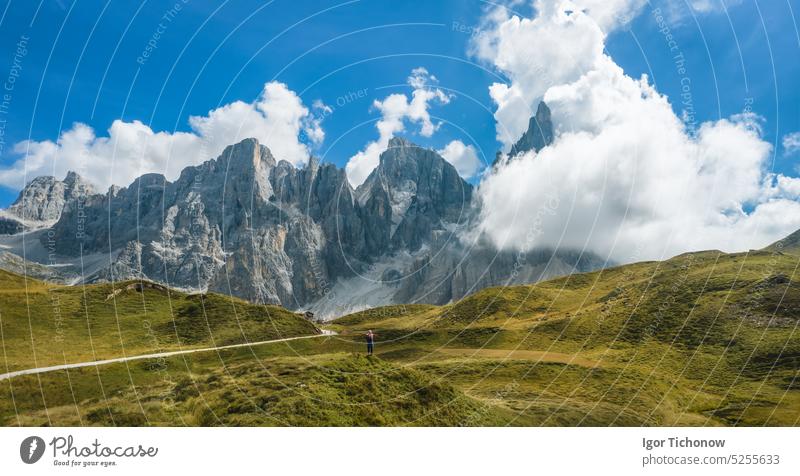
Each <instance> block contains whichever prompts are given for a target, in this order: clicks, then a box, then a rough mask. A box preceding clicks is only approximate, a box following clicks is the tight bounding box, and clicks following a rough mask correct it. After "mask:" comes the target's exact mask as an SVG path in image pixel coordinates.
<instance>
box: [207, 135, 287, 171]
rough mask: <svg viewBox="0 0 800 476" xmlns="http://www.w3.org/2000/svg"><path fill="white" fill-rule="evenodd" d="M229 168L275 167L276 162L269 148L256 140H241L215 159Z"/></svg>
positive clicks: (226, 148) (251, 138)
mask: <svg viewBox="0 0 800 476" xmlns="http://www.w3.org/2000/svg"><path fill="white" fill-rule="evenodd" d="M217 160H219V161H221V162H225V163H227V164H228V165H229V166H235V167H247V168H260V167H263V166H265V165H266V166H267V167H275V165H276V164H277V160H276V159H275V156H273V155H272V152H271V151H270V150H269V148H268V147H267V146H265V145H263V144H261V143H259V141H258V139H256V138H254V137H250V138H247V139H242V140H241V141H239V142H237V143H236V144H231V145H229V146H227V147H225V149H224V150H223V151H222V153H221V154H220V155H219V158H218V159H217Z"/></svg>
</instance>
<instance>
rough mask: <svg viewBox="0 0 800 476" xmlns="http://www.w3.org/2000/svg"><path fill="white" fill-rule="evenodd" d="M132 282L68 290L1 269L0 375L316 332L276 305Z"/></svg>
mask: <svg viewBox="0 0 800 476" xmlns="http://www.w3.org/2000/svg"><path fill="white" fill-rule="evenodd" d="M135 284H136V283H135V282H120V283H115V284H98V285H88V286H85V287H68V286H58V285H51V284H47V283H44V282H42V281H37V280H33V279H27V280H25V279H24V278H22V277H20V276H17V275H14V274H11V273H7V272H3V271H0V331H2V342H0V345H2V352H3V354H1V355H2V357H3V360H4V362H3V364H0V370H2V372H6V371H8V370H18V369H26V368H33V367H44V366H49V365H57V364H63V363H69V362H83V361H90V360H100V359H106V358H111V357H119V356H122V355H137V354H146V353H153V352H160V351H166V350H174V349H179V348H189V347H204V346H210V345H225V344H233V343H240V342H253V341H259V340H268V339H276V338H281V337H292V336H300V335H310V334H316V333H318V330H317V329H316V327H315V326H314V325H313V324H311V323H310V322H309V321H307V320H306V319H304V318H303V317H301V316H298V315H296V314H294V313H291V312H289V311H286V310H285V309H283V308H280V307H277V306H258V305H252V304H249V303H246V302H244V301H241V300H239V299H235V298H230V297H227V296H222V295H218V294H213V293H210V294H206V295H187V294H184V293H181V292H177V291H174V290H168V289H166V288H162V287H160V286H157V287H152V288H151V287H145V288H144V290H143V292H138V291H136V290H135V289H127V288H128V287H131V285H135ZM115 290H121V291H120V292H118V293H116V294H115ZM34 356H35V358H34ZM5 369H8V370H5Z"/></svg>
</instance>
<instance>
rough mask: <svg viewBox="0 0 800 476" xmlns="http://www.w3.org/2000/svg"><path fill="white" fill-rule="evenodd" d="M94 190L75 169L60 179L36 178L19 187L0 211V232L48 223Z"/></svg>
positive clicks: (52, 221) (17, 230)
mask: <svg viewBox="0 0 800 476" xmlns="http://www.w3.org/2000/svg"><path fill="white" fill-rule="evenodd" d="M94 193H95V191H94V188H93V187H92V186H91V184H89V183H88V182H87V181H85V180H84V179H83V178H82V177H81V176H80V175H78V174H77V173H75V172H69V173H68V174H67V176H66V178H64V180H58V179H56V178H55V177H49V176H44V177H36V178H35V179H33V180H31V181H30V183H28V185H26V186H25V188H23V189H22V191H21V192H20V193H19V196H18V197H17V200H16V201H15V202H14V203H13V204H12V205H11V206H10V207H8V209H7V210H2V211H0V235H13V234H15V233H20V232H22V231H25V230H26V229H35V228H42V227H45V226H48V225H51V224H53V223H55V222H56V221H57V220H58V219H59V218H60V217H61V212H62V211H63V210H64V207H65V206H66V205H67V203H69V202H71V201H73V200H80V199H85V198H87V197H90V196H92V195H93V194H94Z"/></svg>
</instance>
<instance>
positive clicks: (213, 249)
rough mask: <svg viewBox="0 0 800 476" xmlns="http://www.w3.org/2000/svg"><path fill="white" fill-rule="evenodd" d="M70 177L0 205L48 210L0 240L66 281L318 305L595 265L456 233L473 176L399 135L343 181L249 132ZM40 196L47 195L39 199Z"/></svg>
mask: <svg viewBox="0 0 800 476" xmlns="http://www.w3.org/2000/svg"><path fill="white" fill-rule="evenodd" d="M56 182H57V183H56ZM84 182H85V181H83V179H81V178H80V177H79V176H78V175H77V174H74V173H70V174H68V177H67V178H66V179H65V181H55V179H47V180H44V179H43V180H40V181H37V180H34V181H32V182H31V183H30V184H29V185H28V186H26V188H25V189H24V190H23V191H22V192H21V193H20V198H19V199H18V202H15V205H13V206H12V207H16V208H14V210H28V209H31V213H32V214H33V213H38V215H36V216H37V217H47V218H51V221H50V222H46V221H41V222H37V223H40V225H39V226H38V227H37V228H30V229H29V230H28V231H32V232H33V231H35V230H36V229H41V230H40V232H38V233H30V234H28V235H27V238H26V235H25V234H23V235H11V236H6V237H2V238H0V245H3V246H4V247H5V248H6V249H7V250H8V251H9V252H16V254H18V255H20V256H21V257H22V258H24V260H27V262H36V263H40V264H46V265H57V267H56V268H57V269H58V270H59V272H61V273H63V274H64V275H65V276H67V275H68V277H64V278H63V279H62V281H66V282H70V283H80V282H84V283H92V282H107V281H118V280H125V279H149V280H153V281H156V282H160V283H163V284H166V285H169V286H173V287H177V288H180V289H186V290H198V291H216V292H221V293H227V294H231V295H235V296H237V297H241V298H244V299H247V300H249V301H251V302H256V303H267V304H280V305H283V306H285V307H287V308H290V309H310V310H313V311H316V312H318V313H320V315H321V316H323V317H336V316H338V315H341V314H343V313H345V312H350V311H354V310H360V309H361V308H363V307H364V306H374V305H386V304H392V303H400V302H403V303H407V302H421V303H430V304H444V303H446V302H449V301H451V300H456V299H459V298H461V297H463V296H465V295H466V294H468V293H470V292H473V291H475V290H477V289H481V288H483V287H486V286H490V285H500V284H505V283H521V282H527V281H537V280H539V279H543V278H547V277H554V276H556V275H561V274H569V273H571V272H573V271H575V270H578V271H588V270H591V269H596V268H598V267H602V266H604V265H605V263H604V262H603V261H602V260H600V259H599V258H597V257H595V256H594V255H591V254H590V253H575V252H571V251H569V250H535V251H533V252H530V253H528V254H526V256H523V257H522V258H520V256H518V254H517V253H511V252H503V251H498V250H496V249H494V248H493V247H491V246H490V245H488V244H485V243H482V242H480V241H479V242H464V241H463V240H462V235H463V234H464V232H465V231H467V230H469V229H470V227H471V226H473V225H474V224H473V223H472V220H474V219H475V217H476V216H477V213H476V211H477V205H476V204H475V201H474V200H473V192H474V190H473V186H472V185H471V184H469V183H467V182H466V181H464V180H463V179H462V178H461V177H460V176H459V175H458V172H457V171H456V169H455V167H453V166H452V164H450V163H449V162H447V161H446V160H445V159H444V158H443V157H441V156H440V155H439V154H438V153H437V152H436V151H434V150H432V149H427V148H423V147H420V146H417V145H415V144H413V143H411V142H409V141H408V140H406V139H403V138H400V137H395V138H393V139H392V140H391V141H390V143H389V147H388V148H387V150H385V151H384V152H383V153H381V155H380V160H379V164H378V166H377V167H376V168H375V169H374V170H373V171H372V172H371V173H370V175H369V176H368V177H367V179H366V180H365V182H364V183H363V184H362V185H360V186H359V187H358V188H356V189H354V188H353V187H352V186H351V185H350V183H349V181H348V180H347V176H346V173H345V171H344V169H340V168H338V167H336V166H335V165H334V164H331V163H320V162H319V160H318V159H316V158H313V157H312V158H310V160H309V162H308V163H307V165H306V166H305V167H302V168H297V167H295V166H293V165H292V164H290V163H289V162H287V161H284V160H280V159H279V158H276V157H275V156H274V155H273V154H272V152H271V151H270V149H269V148H268V147H267V146H266V145H263V144H260V143H259V142H258V141H257V140H256V139H244V140H242V141H240V142H238V143H236V144H232V145H230V146H228V147H226V148H225V149H224V151H223V152H222V153H221V154H220V155H219V156H218V157H216V158H214V159H210V160H207V161H205V162H203V163H201V164H199V165H196V166H189V167H186V168H185V169H184V170H183V171H181V174H180V175H179V177H178V178H177V179H176V180H174V181H169V180H167V178H166V177H165V176H164V175H162V174H153V173H151V174H144V175H142V176H140V177H138V178H137V179H136V180H134V181H133V182H132V183H131V184H130V185H129V186H127V187H111V188H109V190H108V191H106V192H105V193H96V192H95V191H94V189H92V188H91V187H88V186H83V185H82V184H83V183H84ZM51 190H55V194H54V193H53V192H52V191H51ZM49 196H56V197H57V198H59V200H57V201H56V202H55V203H54V204H53V206H52V207H49V208H48V206H49V203H48V201H47V200H45V199H44V198H42V197H49ZM28 197H33V198H28ZM40 210H44V211H40ZM13 216H16V215H13ZM54 217H57V218H55V219H53V218H54ZM23 228H24V225H23ZM26 240H27V241H26ZM7 261H8V260H7ZM10 262H11V261H9V263H10ZM23 262H25V261H23ZM87 263H88V264H87ZM1 265H2V263H0V266H1ZM15 266H17V267H18V266H19V263H15ZM56 268H53V269H56ZM15 269H16V268H15ZM39 275H42V273H40V274H39ZM523 280H526V281H523Z"/></svg>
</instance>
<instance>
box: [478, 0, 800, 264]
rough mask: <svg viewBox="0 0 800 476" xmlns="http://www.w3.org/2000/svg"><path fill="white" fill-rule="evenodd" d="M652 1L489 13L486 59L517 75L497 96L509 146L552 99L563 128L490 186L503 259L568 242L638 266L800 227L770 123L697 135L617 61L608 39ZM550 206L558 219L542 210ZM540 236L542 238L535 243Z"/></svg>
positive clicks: (486, 213)
mask: <svg viewBox="0 0 800 476" xmlns="http://www.w3.org/2000/svg"><path fill="white" fill-rule="evenodd" d="M641 3H642V2H637V1H618V2H604V4H603V6H602V7H600V6H599V5H600V4H599V3H597V2H568V1H555V0H538V1H536V2H535V7H536V11H537V13H536V15H535V16H534V17H533V18H530V19H528V18H520V17H519V16H515V15H510V14H508V13H507V11H506V10H505V9H503V8H500V7H498V8H497V9H496V10H492V11H490V12H489V13H488V14H487V20H486V24H485V28H486V30H485V32H484V34H481V35H476V41H475V44H474V47H473V51H474V52H475V54H476V55H477V56H478V57H480V58H481V59H483V60H485V61H488V62H490V63H491V64H492V65H493V66H494V67H496V68H497V69H498V70H500V71H501V72H502V73H504V74H505V75H506V76H508V77H509V78H510V84H503V83H495V84H493V85H492V86H491V87H490V89H489V92H490V95H491V97H492V99H493V100H494V101H495V103H496V104H497V111H496V113H495V118H496V119H497V136H498V139H499V140H501V141H502V142H503V143H504V144H505V145H506V147H507V148H510V146H511V144H512V143H513V142H514V140H516V138H517V137H519V135H520V134H521V133H522V132H523V131H524V130H525V127H526V121H527V118H528V117H530V116H531V113H530V111H532V110H535V106H536V104H538V102H539V101H540V100H541V99H544V101H546V103H547V104H548V105H549V106H550V108H551V110H552V111H553V112H552V119H553V123H554V125H555V129H556V138H555V140H554V143H553V144H552V145H550V146H549V147H546V148H544V149H543V150H541V151H540V152H538V153H535V152H527V153H525V154H524V155H523V156H521V157H517V158H516V159H515V160H513V161H509V162H508V163H507V164H505V165H503V166H501V167H498V168H497V169H496V170H495V171H494V172H493V173H491V174H489V175H488V176H487V177H486V178H485V179H484V180H483V181H482V183H481V184H480V187H479V189H478V196H479V199H480V200H481V202H482V208H481V210H482V224H481V229H482V231H483V232H484V233H485V234H486V235H487V236H489V237H490V238H491V240H492V241H493V242H494V243H495V244H496V245H497V246H498V247H499V248H501V249H531V248H535V247H540V246H558V245H562V246H568V247H577V248H579V249H584V248H585V249H591V250H594V251H596V252H598V253H600V254H601V255H603V256H609V257H611V258H612V259H615V260H617V261H622V262H628V261H635V260H640V259H650V258H660V257H666V256H672V255H675V254H678V253H681V252H683V251H688V250H698V249H708V248H721V249H723V250H726V251H732V250H746V249H748V248H754V247H760V246H765V245H767V244H769V243H770V242H772V241H774V240H775V239H778V238H780V237H781V236H784V235H786V234H788V233H790V232H791V231H793V230H795V229H797V228H798V227H800V203H798V201H797V200H798V198H800V196H799V195H798V193H797V192H798V184H800V180H798V179H797V178H794V177H788V176H784V175H776V174H773V173H770V172H769V171H768V166H769V163H770V156H771V153H772V147H771V145H770V144H769V143H768V142H766V141H764V140H763V139H762V138H761V133H760V125H759V124H760V118H759V117H758V116H756V115H755V114H753V113H749V112H743V113H742V114H737V115H735V116H733V117H730V118H727V119H720V120H718V121H712V122H706V123H703V124H700V125H699V126H697V127H696V128H695V127H694V126H693V125H692V124H691V123H688V122H684V121H682V120H681V118H679V117H678V116H677V115H676V114H675V113H674V111H673V109H672V107H671V106H670V103H669V101H668V98H667V97H665V96H663V95H661V94H659V92H658V91H656V90H655V89H654V87H653V86H652V85H651V84H650V82H649V80H648V78H647V77H646V76H643V77H641V78H638V79H636V78H631V77H630V76H628V75H626V74H625V72H624V71H623V70H622V68H620V67H619V66H618V65H617V64H616V63H615V62H614V60H613V59H612V58H611V57H610V56H608V55H607V54H606V53H605V52H604V47H605V38H606V35H607V34H608V33H609V32H610V31H613V29H614V28H615V27H617V26H619V25H620V24H621V23H620V19H625V18H628V15H629V14H630V13H631V12H632V11H636V9H637V8H638V7H640V6H641ZM543 203H557V204H558V210H557V212H554V213H550V214H546V215H544V217H543V218H540V217H537V216H536V215H535V214H531V213H529V211H530V210H536V209H537V208H541V207H542V204H543ZM532 228H537V229H540V233H537V235H536V239H535V240H530V239H526V237H529V236H530V230H531V229H532Z"/></svg>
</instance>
